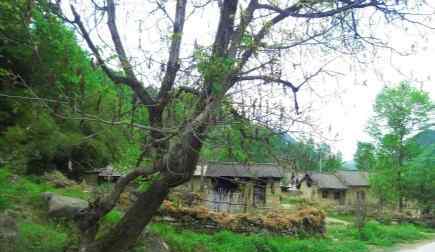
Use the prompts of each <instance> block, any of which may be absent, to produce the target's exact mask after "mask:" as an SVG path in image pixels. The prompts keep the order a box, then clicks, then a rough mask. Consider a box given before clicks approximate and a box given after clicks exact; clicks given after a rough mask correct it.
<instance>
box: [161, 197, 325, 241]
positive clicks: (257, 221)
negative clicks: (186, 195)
mask: <svg viewBox="0 0 435 252" xmlns="http://www.w3.org/2000/svg"><path fill="white" fill-rule="evenodd" d="M160 217H161V218H160V219H161V220H163V221H168V222H172V223H173V224H178V225H181V226H185V227H188V228H193V229H200V230H204V229H206V230H211V231H213V230H220V229H228V230H231V231H234V232H239V233H258V232H267V233H276V234H284V235H297V234H323V233H324V232H325V214H324V213H323V211H320V210H317V209H315V208H305V209H301V210H298V211H295V212H287V211H280V212H277V211H270V212H268V213H263V214H254V213H243V214H229V213H216V212H212V211H209V210H208V209H207V208H204V207H196V208H188V207H181V206H176V205H174V204H173V203H171V202H169V201H165V202H164V203H163V207H162V209H161V211H160Z"/></svg>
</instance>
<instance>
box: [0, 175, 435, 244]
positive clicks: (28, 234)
mask: <svg viewBox="0 0 435 252" xmlns="http://www.w3.org/2000/svg"><path fill="white" fill-rule="evenodd" d="M11 180H13V181H14V183H11ZM0 188H2V191H1V193H0V212H1V213H7V214H9V215H12V216H13V217H14V218H15V219H16V221H17V224H18V228H19V242H18V248H17V249H18V252H27V251H34V252H58V251H64V250H65V248H67V247H69V248H74V247H75V246H76V244H77V242H78V237H77V236H76V235H75V234H76V232H74V225H73V224H72V223H71V222H70V221H68V220H59V219H57V220H52V219H49V218H48V216H47V212H46V209H45V206H44V203H43V200H42V197H41V194H42V192H45V191H52V192H55V193H58V194H62V195H66V196H71V197H79V198H83V199H88V198H89V197H91V195H90V193H89V192H88V191H86V190H85V189H84V187H83V185H75V186H70V187H66V188H55V187H53V186H52V185H50V183H48V182H47V181H46V180H44V177H36V176H21V175H15V174H13V173H11V172H10V170H9V169H7V168H5V167H1V168H0ZM121 217H122V212H121V211H118V210H113V211H112V212H111V213H109V214H108V215H107V216H106V217H105V219H104V222H103V225H104V227H103V228H102V229H101V230H102V232H104V230H108V229H109V228H110V227H111V226H113V225H114V224H115V223H117V221H118V220H120V218H121ZM335 217H336V218H341V217H340V216H335ZM349 218H351V217H349V216H346V217H343V219H346V220H349ZM149 231H150V232H151V233H152V234H156V235H158V236H160V237H161V238H162V239H163V240H164V241H165V242H166V243H167V244H168V245H169V247H170V248H171V251H175V252H194V251H204V252H231V251H237V252H244V251H246V252H248V251H249V252H253V251H254V252H255V251H258V252H260V251H261V252H269V251H270V252H274V251H277V252H278V251H280V252H286V251H289V252H293V251H298V252H329V251H331V252H332V251H334V252H347V251H349V252H350V251H352V252H365V251H372V250H373V249H375V248H378V247H381V248H383V247H391V246H393V245H395V244H398V243H404V242H411V241H416V240H421V239H427V238H431V237H433V235H434V234H433V232H434V230H430V229H426V228H423V227H420V226H416V225H412V224H401V225H384V224H380V223H378V222H376V221H369V222H368V223H367V224H366V225H365V227H364V228H363V229H362V231H361V232H358V230H357V229H356V228H354V227H353V226H344V225H333V226H329V227H328V229H327V233H326V234H325V235H324V236H313V235H310V236H308V235H306V236H304V235H299V236H296V237H289V236H280V235H271V234H266V233H264V234H262V233H257V234H237V233H234V232H231V231H227V230H221V231H218V232H214V233H205V232H196V231H194V230H189V229H186V228H183V229H181V228H178V227H174V226H171V225H168V224H164V223H153V224H152V225H151V226H150V227H149ZM68 251H69V250H68ZM134 251H144V250H143V249H142V248H141V246H138V248H137V249H135V250H134Z"/></svg>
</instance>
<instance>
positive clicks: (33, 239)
mask: <svg viewBox="0 0 435 252" xmlns="http://www.w3.org/2000/svg"><path fill="white" fill-rule="evenodd" d="M68 238H69V237H68V234H67V233H64V232H62V230H61V229H59V228H58V227H56V226H54V225H50V224H37V223H33V222H22V223H19V241H18V243H17V246H18V248H17V251H18V252H25V251H34V252H58V251H63V250H64V248H65V246H66V245H67V243H68Z"/></svg>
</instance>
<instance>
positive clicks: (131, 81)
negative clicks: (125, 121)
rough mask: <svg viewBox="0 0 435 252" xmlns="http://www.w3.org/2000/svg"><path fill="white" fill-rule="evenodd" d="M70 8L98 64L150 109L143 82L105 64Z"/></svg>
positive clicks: (151, 102) (152, 104)
mask: <svg viewBox="0 0 435 252" xmlns="http://www.w3.org/2000/svg"><path fill="white" fill-rule="evenodd" d="M70 8H71V11H72V13H73V15H74V23H75V24H76V25H77V26H78V28H79V30H80V32H81V33H82V36H83V38H84V39H85V41H86V44H87V45H88V47H89V49H91V51H92V53H93V54H94V55H95V57H96V59H97V62H98V64H99V65H100V66H101V68H102V69H103V71H104V72H105V73H106V74H107V76H108V77H109V78H110V79H111V80H112V81H113V82H115V83H117V84H126V85H128V86H130V87H131V88H132V89H133V91H134V93H135V94H136V96H137V97H139V99H140V100H141V102H142V103H143V104H144V105H146V106H148V109H150V110H152V109H153V107H154V106H155V102H154V99H153V98H152V97H151V96H150V95H149V94H148V92H147V91H146V90H145V88H144V87H143V84H142V83H141V82H140V81H138V80H137V79H136V78H135V77H134V76H133V78H131V77H123V76H120V75H118V74H116V73H115V71H113V70H112V69H110V68H109V67H108V66H107V65H106V63H105V62H104V60H103V58H102V56H101V54H100V52H99V50H98V48H97V47H96V46H95V44H94V42H93V41H92V39H91V37H90V35H89V33H88V31H87V30H86V28H85V26H84V24H83V22H82V21H81V17H80V15H79V14H78V12H77V11H76V10H75V8H74V6H73V5H71V6H70Z"/></svg>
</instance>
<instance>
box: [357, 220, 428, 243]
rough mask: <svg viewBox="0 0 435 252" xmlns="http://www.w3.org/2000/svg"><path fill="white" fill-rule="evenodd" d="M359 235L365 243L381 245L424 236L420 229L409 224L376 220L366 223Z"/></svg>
mask: <svg viewBox="0 0 435 252" xmlns="http://www.w3.org/2000/svg"><path fill="white" fill-rule="evenodd" d="M361 235H362V239H363V240H365V241H367V243H369V244H371V245H377V246H383V247H386V246H392V245H394V244H396V243H400V242H406V241H413V240H418V239H423V238H425V235H424V234H423V232H422V230H421V229H419V228H417V227H416V226H414V225H411V224H403V225H396V226H393V225H391V226H388V225H380V224H379V223H376V222H369V223H367V224H366V225H365V226H364V228H363V229H362V234H361Z"/></svg>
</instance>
